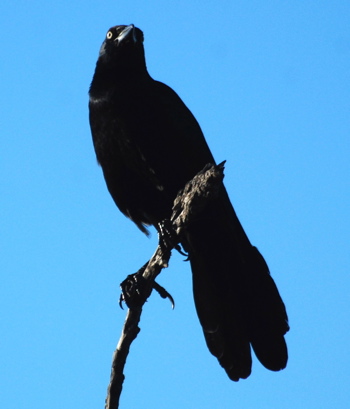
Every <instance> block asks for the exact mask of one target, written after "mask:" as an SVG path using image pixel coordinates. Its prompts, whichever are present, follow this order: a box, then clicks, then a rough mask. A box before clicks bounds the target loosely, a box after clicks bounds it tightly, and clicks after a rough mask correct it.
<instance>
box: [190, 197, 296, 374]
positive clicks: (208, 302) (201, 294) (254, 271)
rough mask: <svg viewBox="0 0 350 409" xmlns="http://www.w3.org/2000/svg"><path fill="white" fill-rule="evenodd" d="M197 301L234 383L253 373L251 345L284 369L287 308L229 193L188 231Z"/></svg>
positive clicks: (266, 361)
mask: <svg viewBox="0 0 350 409" xmlns="http://www.w3.org/2000/svg"><path fill="white" fill-rule="evenodd" d="M186 247H187V248H188V251H189V254H190V262H191V267H192V273H193V292H194V300H195V305H196V309H197V313H198V317H199V320H200V323H201V325H202V327H203V332H204V336H205V339H206V342H207V345H208V348H209V350H210V352H211V353H212V354H213V355H215V356H216V357H217V358H218V360H219V362H220V364H221V366H222V367H223V368H224V369H225V370H226V372H227V374H228V376H229V378H230V379H232V380H233V381H238V380H239V379H240V378H247V377H248V376H249V375H250V373H251V365H252V358H251V348H250V346H252V348H253V350H254V352H255V354H256V356H257V357H258V359H259V361H260V362H261V363H262V364H263V365H264V366H265V367H266V368H268V369H270V370H272V371H278V370H281V369H283V368H285V366H286V364H287V359H288V353H287V346H286V343H285V340H284V334H285V333H286V332H287V331H288V329H289V326H288V318H287V313H286V309H285V306H284V304H283V301H282V299H281V297H280V295H279V292H278V290H277V287H276V285H275V283H274V281H273V279H272V277H271V276H270V273H269V269H268V266H267V264H266V262H265V260H264V258H263V257H262V255H261V254H260V253H259V251H258V249H257V248H256V247H253V246H252V245H251V244H250V242H249V240H248V238H247V236H246V234H245V232H244V230H243V228H242V226H241V224H240V222H239V220H238V218H237V216H236V214H235V212H234V210H233V207H232V205H231V203H230V201H229V198H228V196H227V193H226V191H225V190H223V192H222V195H221V196H220V197H219V198H218V199H217V200H215V201H214V202H212V203H211V204H210V205H209V206H208V208H207V210H206V211H205V214H204V215H203V218H202V217H201V220H198V221H196V222H194V223H193V224H192V225H191V226H190V227H189V229H188V236H187V243H186Z"/></svg>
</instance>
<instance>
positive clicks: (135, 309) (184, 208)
mask: <svg viewBox="0 0 350 409" xmlns="http://www.w3.org/2000/svg"><path fill="white" fill-rule="evenodd" d="M224 163H225V162H222V163H220V164H219V165H212V164H208V165H207V166H206V167H205V168H204V169H203V170H202V171H200V172H199V173H198V174H197V175H196V176H195V177H194V178H193V179H192V180H191V181H189V182H188V183H187V184H186V186H185V187H184V189H183V190H182V191H180V192H179V193H178V195H177V197H176V199H175V201H174V205H173V209H172V210H173V212H172V215H171V218H170V221H171V223H172V227H173V229H174V230H175V232H176V233H177V237H178V242H180V241H181V237H182V236H183V235H184V233H185V230H186V227H187V226H188V225H189V224H190V223H191V221H192V220H195V219H197V218H198V216H199V215H200V213H201V212H202V210H203V208H204V207H205V206H206V205H207V203H208V201H210V200H211V199H212V198H215V197H217V195H218V191H219V189H220V186H221V184H222V180H223V177H224V176H223V171H224ZM176 244H177V243H176ZM174 245H175V244H174ZM170 256H171V248H166V249H164V246H160V245H158V247H157V249H156V251H155V253H154V254H153V256H152V257H151V259H150V260H149V262H148V264H147V266H144V268H143V270H144V271H143V274H142V277H143V279H144V283H145V285H144V286H143V287H142V294H141V301H138V302H137V303H135V305H132V307H130V308H129V309H128V312H127V315H126V319H125V323H124V326H123V329H122V334H121V336H120V339H119V342H118V345H117V348H116V350H115V351H114V354H113V361H112V370H111V377H110V383H109V386H108V390H107V398H106V404H105V409H117V408H118V407H119V399H120V395H121V391H122V386H123V382H124V379H125V376H124V374H123V371H124V366H125V363H126V358H127V356H128V354H129V349H130V346H131V343H132V342H133V340H134V339H135V338H136V337H137V334H138V333H139V332H140V328H139V326H138V324H139V322H140V319H141V314H142V307H143V305H144V303H145V302H146V300H147V298H148V297H149V296H150V295H151V292H152V288H153V283H154V281H155V279H156V277H157V276H158V274H159V273H160V272H161V271H162V269H163V268H165V267H168V263H169V260H170Z"/></svg>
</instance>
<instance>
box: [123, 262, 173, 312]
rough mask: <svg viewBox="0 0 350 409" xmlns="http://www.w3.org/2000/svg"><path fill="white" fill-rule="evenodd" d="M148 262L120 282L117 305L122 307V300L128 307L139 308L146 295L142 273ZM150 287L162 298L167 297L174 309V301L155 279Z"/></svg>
mask: <svg viewBox="0 0 350 409" xmlns="http://www.w3.org/2000/svg"><path fill="white" fill-rule="evenodd" d="M147 264H148V263H146V264H145V265H144V266H143V267H141V268H140V270H139V271H137V272H136V273H135V274H130V275H128V276H127V277H126V279H125V280H124V281H123V282H122V283H121V284H120V288H121V291H122V292H121V294H120V297H119V306H120V308H122V309H123V301H124V302H125V304H126V305H127V307H128V308H130V309H135V308H140V307H141V306H142V305H143V303H144V302H145V299H146V298H147V296H146V295H145V287H146V280H145V279H144V277H143V275H142V273H143V272H144V271H145V268H146V266H147ZM152 289H154V290H156V291H157V293H158V294H159V295H160V296H161V297H162V298H164V299H165V298H169V300H170V302H171V307H172V308H173V309H174V307H175V301H174V298H173V297H172V296H171V294H170V293H168V291H167V290H166V289H165V288H164V287H162V286H161V285H159V284H158V283H157V282H156V281H154V282H153V283H152Z"/></svg>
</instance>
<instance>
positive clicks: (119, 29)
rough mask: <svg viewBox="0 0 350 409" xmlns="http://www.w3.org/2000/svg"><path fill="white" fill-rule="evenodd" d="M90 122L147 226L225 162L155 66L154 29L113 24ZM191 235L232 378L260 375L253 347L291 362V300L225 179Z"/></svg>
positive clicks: (277, 362) (116, 186) (202, 315)
mask: <svg viewBox="0 0 350 409" xmlns="http://www.w3.org/2000/svg"><path fill="white" fill-rule="evenodd" d="M89 122H90V128H91V134H92V140H93V145H94V149H95V153H96V157H97V161H98V163H99V165H100V166H101V168H102V171H103V175H104V179H105V182H106V185H107V188H108V190H109V193H110V194H111V196H112V198H113V200H114V202H115V204H116V205H117V207H118V208H119V210H120V211H121V212H122V213H123V214H124V215H125V216H127V217H128V218H129V219H131V221H133V222H134V223H135V224H136V226H137V227H138V228H139V229H140V230H141V231H142V232H143V233H145V234H148V227H149V226H155V227H156V229H158V226H159V223H161V221H162V220H164V219H167V218H169V217H170V215H171V209H172V205H173V201H174V199H175V197H176V195H177V193H178V192H179V191H180V190H181V189H182V188H183V187H184V186H185V184H186V183H187V182H188V181H189V180H191V179H192V178H193V177H194V176H195V175H196V174H197V173H198V172H199V171H200V170H201V169H203V168H204V167H205V166H206V165H207V164H208V163H215V160H214V158H213V155H212V153H211V151H210V149H209V146H208V144H207V142H206V140H205V137H204V135H203V132H202V130H201V127H200V125H199V124H198V122H197V120H196V119H195V117H194V116H193V114H192V113H191V111H190V110H189V109H188V108H187V106H186V105H185V104H184V102H183V101H182V100H181V98H180V97H179V96H178V94H177V93H176V92H175V91H174V90H173V89H172V88H170V87H169V86H167V85H165V84H164V83H162V82H159V81H156V80H154V79H153V78H152V77H151V76H150V74H149V73H148V70H147V66H146V59H145V50H144V35H143V32H142V31H141V30H140V29H139V28H137V27H135V26H134V25H133V24H129V25H117V26H114V27H112V28H110V29H109V30H108V31H107V34H106V36H105V38H104V41H103V43H102V46H101V48H100V51H99V55H98V59H97V62H96V67H95V71H94V74H93V78H92V82H91V85H90V88H89ZM181 244H182V246H183V248H184V249H185V250H186V252H187V253H188V258H189V262H190V264H191V270H192V283H193V296H194V303H195V308H196V311H197V315H198V318H199V321H200V324H201V326H202V329H203V333H204V338H205V341H206V344H207V346H208V348H209V351H210V352H211V353H212V354H213V355H214V356H215V357H216V358H217V359H218V361H219V363H220V365H221V366H222V367H223V368H224V370H225V371H226V373H227V375H228V377H229V378H230V379H231V380H233V381H238V380H240V379H246V378H247V377H248V376H249V375H250V374H251V369H252V351H254V353H255V355H256V357H257V358H258V360H259V361H260V362H261V364H262V365H263V366H265V367H266V368H267V369H269V370H272V371H279V370H281V369H284V368H285V367H286V365H287V360H288V350H287V345H286V341H285V334H286V333H287V331H288V330H289V324H288V317H287V312H286V308H285V305H284V303H283V300H282V298H281V296H280V294H279V291H278V289H277V286H276V284H275V282H274V280H273V278H272V277H271V275H270V271H269V268H268V266H267V264H266V262H265V259H264V258H263V256H262V255H261V253H260V252H259V250H258V249H257V248H256V247H255V246H253V245H252V244H251V243H250V241H249V239H248V237H247V235H246V233H245V231H244V229H243V227H242V225H241V223H240V221H239V219H238V217H237V215H236V212H235V210H234V208H233V206H232V204H231V201H230V199H229V196H228V194H227V191H226V189H225V187H224V185H223V184H222V186H221V187H220V189H219V192H218V195H217V197H216V198H215V199H213V200H212V201H210V203H209V204H208V205H207V206H206V207H205V209H204V210H203V212H202V213H201V215H200V217H198V218H196V220H194V221H193V222H192V223H190V225H189V226H188V227H187V228H186V233H185V235H184V238H183V239H182V241H181Z"/></svg>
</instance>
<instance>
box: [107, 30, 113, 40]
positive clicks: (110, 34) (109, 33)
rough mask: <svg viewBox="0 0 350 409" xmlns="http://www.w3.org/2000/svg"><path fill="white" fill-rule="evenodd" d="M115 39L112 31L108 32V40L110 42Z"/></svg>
mask: <svg viewBox="0 0 350 409" xmlns="http://www.w3.org/2000/svg"><path fill="white" fill-rule="evenodd" d="M112 37H113V33H112V31H108V33H107V39H108V40H110V39H111V38H112Z"/></svg>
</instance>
